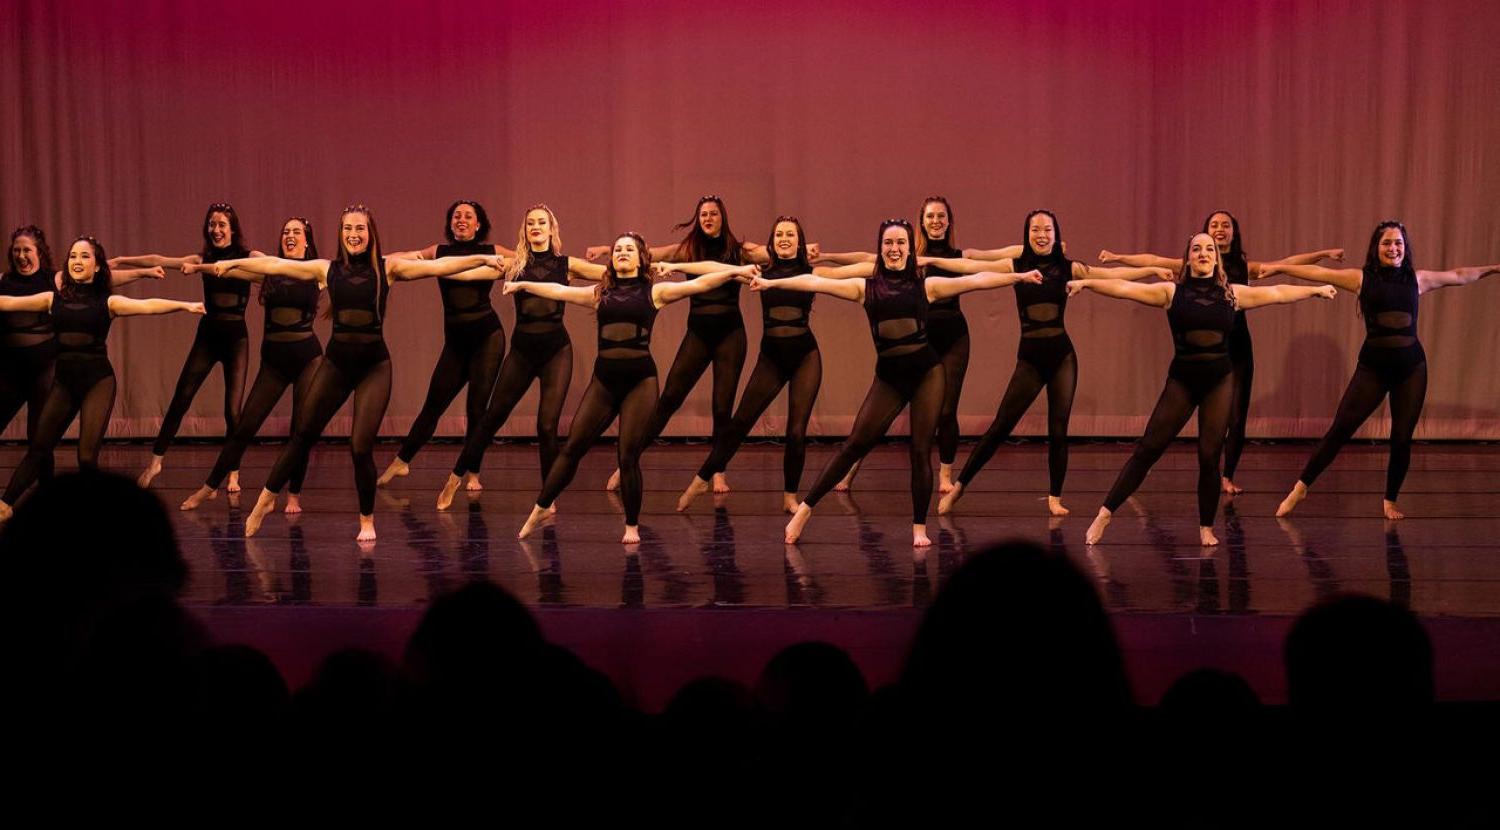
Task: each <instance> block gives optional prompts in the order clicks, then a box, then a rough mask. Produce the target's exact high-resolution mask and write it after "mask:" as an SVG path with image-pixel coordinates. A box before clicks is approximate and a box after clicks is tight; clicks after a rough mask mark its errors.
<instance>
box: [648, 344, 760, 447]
mask: <svg viewBox="0 0 1500 830" xmlns="http://www.w3.org/2000/svg"><path fill="white" fill-rule="evenodd" d="M715 316H724V317H728V316H729V315H727V314H726V315H715ZM689 323H690V324H691V320H689ZM746 349H747V347H746V341H745V328H744V326H743V325H741V326H738V327H737V328H735V329H734V330H733V331H730V332H728V333H726V334H724V335H722V336H721V338H720V339H719V341H718V342H717V343H710V342H709V341H707V340H705V339H704V338H703V337H702V336H701V335H699V334H698V333H697V332H695V331H693V329H692V328H691V327H689V328H688V330H687V333H686V334H684V335H683V336H682V345H681V346H679V347H678V349H677V357H675V358H673V359H672V368H671V369H668V370H667V379H666V380H665V381H663V382H662V385H661V399H660V400H658V401H657V403H656V411H655V412H654V413H653V414H652V416H651V423H650V424H649V425H648V427H647V429H646V443H650V442H651V441H654V440H655V439H656V437H657V436H658V435H661V431H662V430H663V429H666V427H667V421H670V420H671V419H672V415H673V414H674V413H676V412H677V409H678V407H681V406H682V402H683V401H684V400H687V396H688V393H689V392H691V391H693V387H694V386H695V385H697V383H698V378H701V377H703V372H704V371H705V370H707V369H708V367H709V364H712V365H713V369H714V392H713V404H712V411H713V437H714V440H715V441H717V440H718V439H719V436H721V435H723V434H724V431H725V430H727V429H728V428H729V420H730V418H731V417H732V416H733V414H734V393H735V392H738V391H739V386H740V372H742V371H743V370H744V368H745V352H746Z"/></svg>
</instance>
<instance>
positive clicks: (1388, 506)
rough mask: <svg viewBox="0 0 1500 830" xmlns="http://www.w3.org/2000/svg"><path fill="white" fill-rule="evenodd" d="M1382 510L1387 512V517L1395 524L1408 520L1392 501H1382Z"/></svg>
mask: <svg viewBox="0 0 1500 830" xmlns="http://www.w3.org/2000/svg"><path fill="white" fill-rule="evenodd" d="M1380 509H1381V510H1382V511H1384V512H1385V517H1386V518H1387V519H1389V520H1391V521H1393V522H1399V521H1401V520H1402V519H1404V518H1406V514H1405V513H1402V512H1401V510H1400V509H1399V508H1398V507H1396V503H1395V502H1393V501H1391V500H1390V499H1381V500H1380Z"/></svg>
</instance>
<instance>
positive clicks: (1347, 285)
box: [1260, 262, 1365, 294]
mask: <svg viewBox="0 0 1500 830" xmlns="http://www.w3.org/2000/svg"><path fill="white" fill-rule="evenodd" d="M1277 274H1286V275H1287V276H1289V277H1292V278H1294V279H1299V280H1307V281H1308V282H1320V283H1323V284H1324V285H1331V286H1333V287H1335V288H1342V289H1344V290H1345V291H1353V292H1354V293H1356V294H1358V293H1359V287H1360V286H1361V285H1362V284H1363V283H1364V281H1365V275H1364V272H1363V271H1360V270H1359V269H1358V268H1337V269H1335V268H1324V267H1322V266H1319V265H1284V264H1282V263H1280V262H1266V263H1262V264H1261V266H1260V276H1261V278H1262V279H1264V278H1266V277H1274V276H1276V275H1277Z"/></svg>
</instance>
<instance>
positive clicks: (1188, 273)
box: [1054, 226, 1239, 308]
mask: <svg viewBox="0 0 1500 830" xmlns="http://www.w3.org/2000/svg"><path fill="white" fill-rule="evenodd" d="M1054 227H1055V226H1054ZM1200 236H1208V234H1207V233H1205V232H1203V231H1199V232H1198V233H1195V234H1193V235H1192V236H1190V237H1188V241H1187V246H1186V247H1184V248H1183V249H1182V270H1181V271H1178V272H1177V276H1176V277H1175V278H1174V279H1173V280H1172V282H1174V283H1176V284H1178V285H1181V284H1182V283H1183V281H1184V280H1189V279H1194V277H1193V263H1192V253H1193V240H1194V239H1197V238H1198V237H1200ZM1208 242H1209V245H1210V246H1211V247H1212V248H1213V250H1214V281H1215V282H1217V283H1218V284H1219V287H1220V288H1222V289H1223V290H1224V299H1226V300H1228V301H1229V305H1230V307H1231V308H1238V305H1239V304H1238V303H1236V302H1235V300H1234V289H1233V288H1230V287H1229V273H1228V272H1227V271H1225V270H1224V258H1223V257H1221V256H1219V245H1218V243H1217V242H1214V238H1213V237H1212V236H1208Z"/></svg>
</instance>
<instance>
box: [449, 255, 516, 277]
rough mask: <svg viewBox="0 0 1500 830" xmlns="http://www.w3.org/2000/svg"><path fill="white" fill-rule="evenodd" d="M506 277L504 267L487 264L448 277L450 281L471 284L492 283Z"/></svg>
mask: <svg viewBox="0 0 1500 830" xmlns="http://www.w3.org/2000/svg"><path fill="white" fill-rule="evenodd" d="M497 259H498V257H497ZM504 275H505V269H504V268H503V267H497V266H495V265H491V264H489V263H485V264H484V265H481V266H479V267H478V268H468V269H465V270H463V271H459V272H458V273H457V274H448V275H446V276H447V278H448V279H450V280H467V281H470V282H484V281H486V280H488V281H490V282H493V281H495V280H498V279H500V277H502V276H504Z"/></svg>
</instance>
